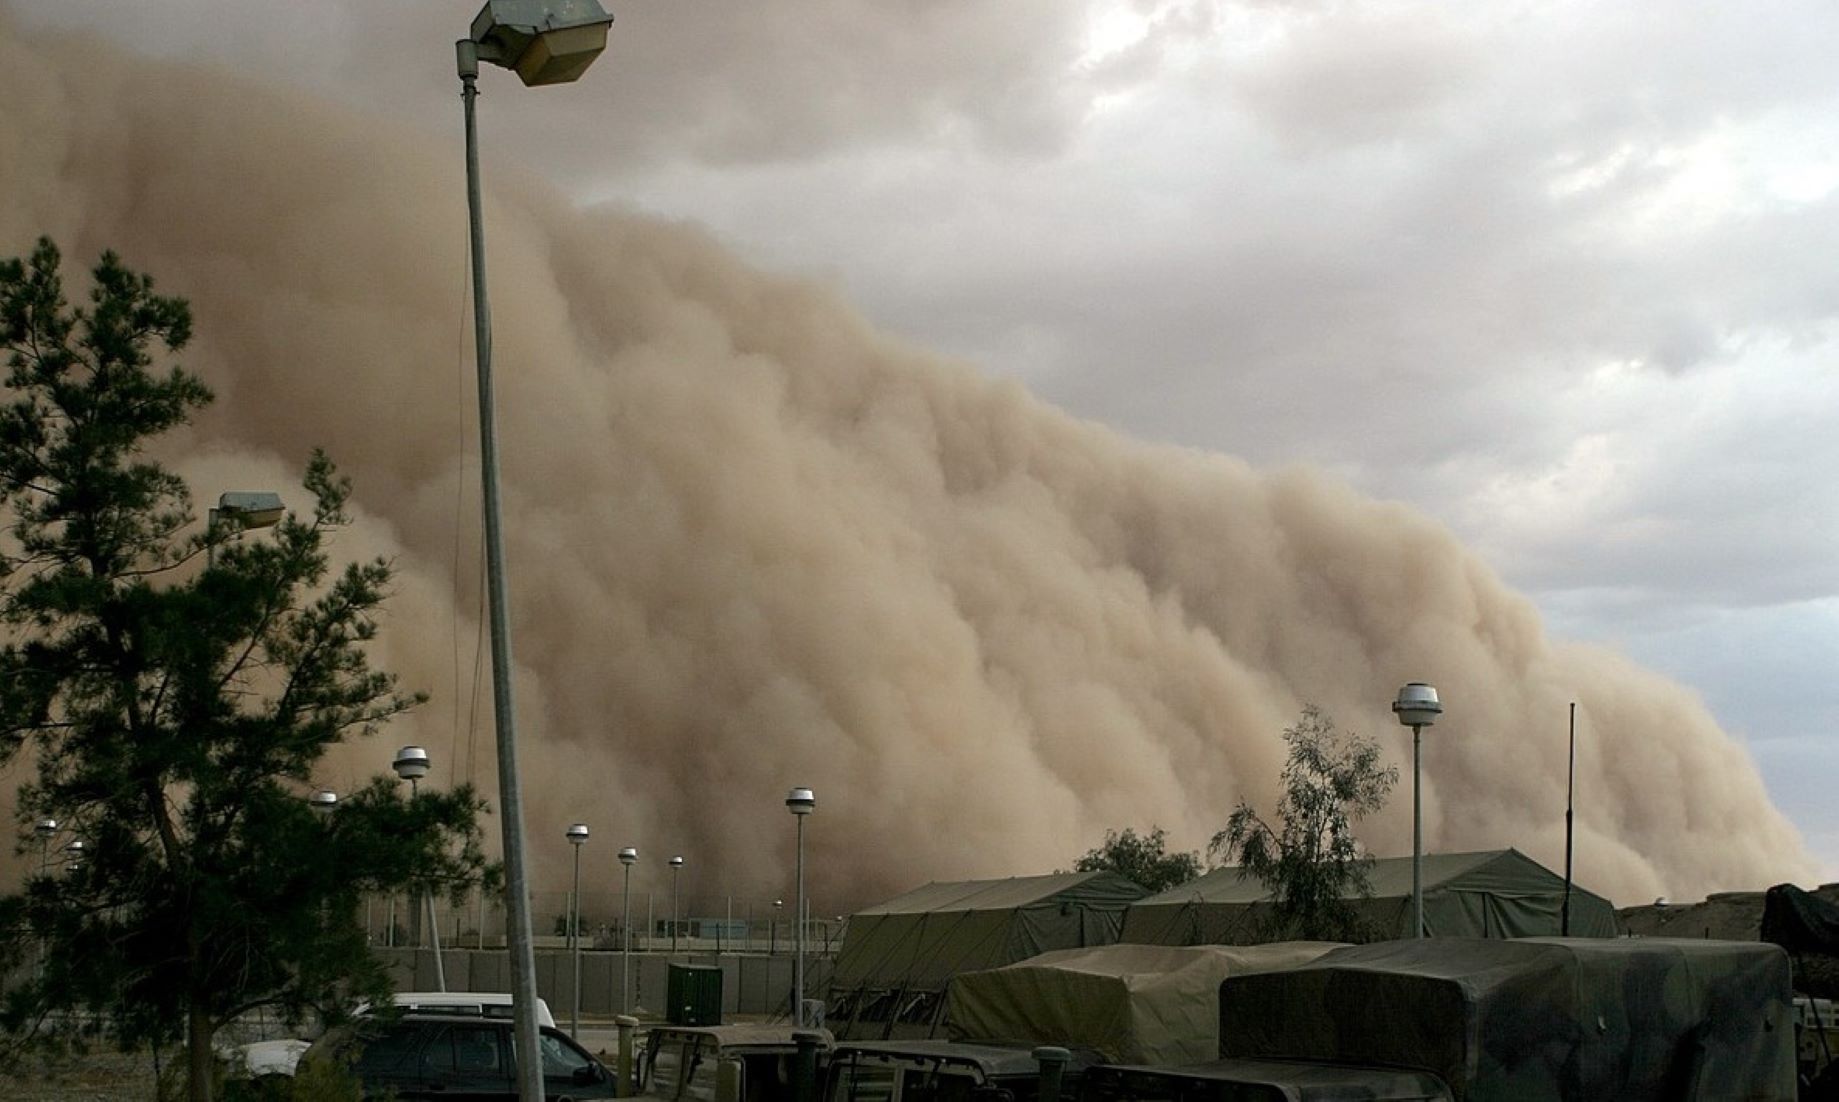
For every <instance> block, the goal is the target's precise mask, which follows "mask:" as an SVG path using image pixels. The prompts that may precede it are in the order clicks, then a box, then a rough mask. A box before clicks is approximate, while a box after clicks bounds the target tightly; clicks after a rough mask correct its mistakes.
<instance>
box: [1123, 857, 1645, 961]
mask: <svg viewBox="0 0 1839 1102" xmlns="http://www.w3.org/2000/svg"><path fill="white" fill-rule="evenodd" d="M1422 876H1423V882H1424V927H1425V932H1426V933H1427V934H1428V935H1429V936H1431V937H1495V938H1506V937H1542V936H1553V935H1556V934H1558V933H1559V924H1560V923H1559V911H1560V908H1561V906H1562V905H1563V901H1564V879H1563V878H1562V877H1560V876H1559V875H1558V874H1557V873H1554V872H1552V871H1551V870H1550V869H1547V868H1546V867H1545V866H1543V865H1541V864H1539V863H1538V862H1537V861H1534V860H1532V859H1531V858H1530V857H1527V856H1526V855H1525V854H1522V853H1520V852H1519V851H1518V850H1512V849H1498V850H1486V851H1483V852H1479V853H1428V854H1425V855H1424V858H1423V874H1422ZM1369 882H1370V883H1371V885H1372V888H1373V894H1372V897H1371V898H1370V899H1355V900H1353V902H1354V906H1355V909H1356V911H1357V912H1358V914H1359V915H1360V916H1361V917H1362V918H1363V919H1364V920H1365V921H1366V924H1367V933H1368V935H1369V937H1370V938H1371V940H1375V941H1383V940H1386V939H1388V938H1399V937H1410V936H1411V858H1409V857H1388V858H1384V859H1381V860H1378V861H1375V862H1373V865H1372V868H1371V870H1370V874H1369ZM1270 914H1271V902H1270V893H1269V892H1268V891H1267V890H1266V889H1265V887H1264V885H1263V884H1262V883H1261V882H1259V881H1258V880H1257V879H1256V878H1253V877H1249V876H1245V877H1242V876H1241V875H1240V870H1239V868H1238V867H1236V866H1234V867H1229V868H1223V869H1215V870H1213V871H1212V872H1210V873H1208V874H1207V875H1205V876H1203V877H1201V878H1200V879H1198V880H1192V881H1189V882H1188V883H1186V884H1183V885H1181V886H1180V887H1178V888H1171V889H1169V890H1168V891H1166V892H1163V893H1161V894H1160V895H1153V896H1150V897H1149V898H1147V899H1142V900H1139V901H1137V902H1136V903H1133V904H1131V905H1130V909H1129V911H1127V912H1126V914H1125V916H1124V933H1123V936H1122V937H1121V938H1120V939H1119V940H1121V941H1125V942H1131V943H1136V944H1143V945H1249V944H1253V943H1255V942H1259V941H1265V940H1270V939H1269V938H1268V937H1267V936H1266V935H1267V933H1268V926H1269V920H1270ZM1570 932H1571V935H1572V936H1573V937H1615V936H1616V916H1615V908H1614V907H1612V906H1611V905H1610V903H1609V901H1608V900H1606V899H1604V898H1603V897H1602V896H1600V895H1596V894H1595V893H1592V892H1588V891H1585V890H1584V889H1582V888H1580V887H1577V886H1576V885H1575V884H1573V885H1572V886H1571V927H1570Z"/></svg>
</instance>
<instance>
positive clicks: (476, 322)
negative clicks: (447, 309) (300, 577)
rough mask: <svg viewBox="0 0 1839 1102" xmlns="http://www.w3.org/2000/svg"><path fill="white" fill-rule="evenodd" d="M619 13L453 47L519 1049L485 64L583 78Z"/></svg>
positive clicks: (535, 1069)
mask: <svg viewBox="0 0 1839 1102" xmlns="http://www.w3.org/2000/svg"><path fill="white" fill-rule="evenodd" d="M612 23H613V17H612V16H610V15H608V14H607V13H606V11H605V10H603V9H602V8H601V6H600V5H599V3H597V2H596V0H488V2H487V3H486V5H485V7H483V8H482V9H480V11H479V14H478V16H477V17H475V18H474V19H473V22H472V26H471V27H470V28H469V33H468V35H467V37H465V38H462V39H460V40H459V41H458V42H456V43H455V44H454V55H455V61H456V67H457V71H458V74H459V77H460V98H461V100H462V101H463V104H464V110H465V114H466V215H467V229H468V234H469V239H470V242H471V254H472V283H473V346H474V360H475V362H476V363H477V365H478V372H479V482H480V489H481V496H482V497H483V499H484V520H485V584H486V605H487V608H488V610H489V613H490V617H489V619H490V626H491V639H492V719H493V726H494V730H495V732H496V735H497V743H498V815H499V824H500V827H501V829H502V832H503V838H504V874H505V876H504V893H505V915H506V919H507V925H508V927H509V929H508V930H507V931H506V939H505V940H506V945H507V948H508V951H509V954H508V955H509V956H510V958H511V959H510V964H511V1007H512V1013H513V1016H514V1017H515V1018H516V1034H517V1045H518V1048H519V1049H520V1050H521V1051H524V1052H537V1051H540V1049H539V1045H540V1044H541V1043H542V1042H541V1032H540V1031H539V1030H538V1028H537V1021H536V951H535V948H534V943H533V941H532V933H533V931H532V929H531V922H530V885H529V881H528V879H527V878H526V873H525V869H524V812H523V800H522V798H521V796H520V794H519V792H518V780H517V732H516V709H515V708H514V707H513V700H512V695H511V621H510V600H509V598H508V597H507V595H506V592H505V589H506V587H505V567H504V532H503V524H502V520H501V518H500V516H499V507H498V431H497V424H496V421H497V418H496V415H495V414H494V412H493V407H492V313H491V308H490V306H489V304H488V302H487V296H486V289H485V217H484V214H483V213H482V207H483V203H482V202H481V198H480V186H479V126H478V120H477V118H476V111H475V108H474V103H473V101H474V100H475V99H477V98H478V95H479V89H478V80H479V62H481V61H484V62H488V63H490V64H493V65H499V66H502V67H504V68H506V69H512V70H515V71H516V73H517V76H518V78H519V79H520V80H522V81H523V82H524V83H525V84H526V85H543V84H560V83H563V82H565V81H571V80H574V79H575V78H577V77H579V76H580V75H581V74H582V73H583V72H585V71H586V70H587V67H588V66H589V65H590V64H592V63H593V60H594V58H596V57H598V56H599V55H600V52H601V51H602V50H604V49H605V48H606V44H607V28H608V27H609V26H611V25H612ZM517 1082H518V1094H519V1096H520V1097H521V1098H522V1099H523V1102H537V1100H540V1099H541V1098H542V1097H543V1069H542V1062H541V1061H539V1060H521V1061H519V1062H518V1065H517Z"/></svg>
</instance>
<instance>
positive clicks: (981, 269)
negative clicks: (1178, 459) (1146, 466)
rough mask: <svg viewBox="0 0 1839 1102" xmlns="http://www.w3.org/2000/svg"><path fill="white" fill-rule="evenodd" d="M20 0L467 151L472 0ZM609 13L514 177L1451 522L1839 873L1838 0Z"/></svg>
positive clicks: (1191, 433) (488, 80) (1210, 443)
mask: <svg viewBox="0 0 1839 1102" xmlns="http://www.w3.org/2000/svg"><path fill="white" fill-rule="evenodd" d="M3 2H4V0H0V3H3ZM12 6H13V9H14V10H15V11H16V12H17V13H18V14H19V15H20V16H21V17H22V18H24V19H26V20H27V21H29V22H32V23H42V22H57V23H59V24H64V25H78V26H91V27H95V28H97V29H99V30H100V31H102V32H103V33H106V34H108V35H109V36H111V37H115V38H118V39H121V40H123V41H128V42H132V43H134V44H135V45H136V47H137V48H139V49H142V50H144V51H147V52H150V53H155V54H159V55H162V56H170V57H177V58H188V59H195V60H202V61H208V62H211V63H215V64H221V65H225V66H228V67H231V68H234V69H237V70H239V71H243V72H251V73H258V74H263V75H266V76H268V77H271V78H273V79H277V80H281V81H285V82H289V83H293V84H297V85H302V86H306V87H311V88H315V89H318V90H321V91H324V92H326V93H328V94H330V95H333V96H336V97H339V98H342V99H343V100H345V101H347V102H349V103H351V104H354V105H358V106H361V107H363V108H364V109H366V110H374V111H379V112H384V113H387V114H390V115H393V116H397V117H399V118H401V119H404V120H407V121H409V122H410V123H411V124H413V125H416V126H421V127H425V128H428V129H432V130H439V131H450V132H452V133H453V134H454V136H455V140H456V142H457V138H458V123H459V118H458V116H459V111H458V103H457V99H456V96H455V92H456V82H455V81H454V78H453V72H452V55H451V46H450V42H451V40H452V39H453V38H455V37H458V36H459V35H460V34H461V33H463V32H464V30H465V28H466V25H467V23H468V21H469V20H470V18H471V17H472V15H473V14H474V11H475V10H476V8H477V4H476V3H473V2H472V0H464V2H459V3H445V2H437V0H392V2H391V3H388V4H378V3H375V2H374V0H368V2H363V3H360V2H357V0H317V2H315V3H312V4H300V3H293V2H285V3H284V2H281V0H242V2H239V3H235V4H229V3H222V2H206V0H162V2H161V3H158V4H134V5H123V4H120V3H112V2H108V0H13V4H12ZM613 11H614V14H615V16H616V17H617V20H618V22H617V23H616V25H615V27H614V32H613V40H612V45H611V47H610V48H609V51H608V54H607V56H606V57H605V58H603V59H602V61H601V62H600V63H599V64H598V65H597V66H596V68H595V69H594V70H593V71H591V72H590V73H589V74H588V76H587V77H586V78H585V79H584V80H583V81H582V82H581V83H580V84H579V85H576V86H574V87H570V88H559V89H548V90H543V91H541V92H540V93H539V92H526V91H524V90H522V89H520V88H519V87H517V85H516V83H515V81H513V80H512V79H510V78H509V77H508V76H506V75H505V74H500V73H488V74H486V76H485V77H483V78H482V82H481V83H482V85H483V88H484V93H485V94H484V97H483V99H482V101H481V111H482V118H483V120H484V121H483V122H482V127H483V130H484V135H485V141H486V142H487V143H488V149H489V154H488V156H489V161H490V164H491V166H492V169H493V170H496V171H505V170H508V169H509V168H510V166H511V165H512V164H514V163H521V165H522V166H523V167H524V169H526V170H527V171H529V172H532V173H534V174H537V175H540V176H544V177H547V178H550V179H553V180H555V181H556V182H558V183H559V184H561V185H562V186H564V187H565V188H567V189H568V190H569V191H570V192H571V193H572V194H574V195H576V196H578V197H579V198H581V199H582V200H583V201H584V202H610V203H617V204H620V205H624V206H631V207H635V208H639V209H643V210H649V211H653V212H657V213H660V214H663V215H666V216H669V217H672V218H680V219H686V220H691V221H695V222H699V223H702V224H705V225H707V226H708V227H709V228H710V229H711V230H712V231H713V232H715V233H716V234H717V235H718V236H719V237H720V238H722V239H723V240H724V241H726V242H727V243H728V244H730V245H731V246H732V247H734V248H735V249H737V250H739V251H740V252H741V253H742V254H743V255H745V256H746V257H748V258H749V259H750V260H752V261H754V262H755V263H757V264H758V265H760V266H762V267H765V268H768V269H772V270H776V271H789V272H797V273H804V274H809V275H812V276H815V277H817V278H819V279H821V280H824V281H826V282H829V283H832V284H834V285H836V286H838V287H839V288H841V289H842V290H843V291H844V292H845V294H847V296H848V297H849V298H851V299H852V300H853V301H854V302H856V303H857V304H858V305H859V306H860V307H861V308H862V309H863V310H864V311H865V312H866V313H867V314H868V315H869V316H870V317H872V318H873V319H875V320H876V321H877V322H879V323H881V324H882V325H883V326H885V327H886V328H888V329H890V330H892V331H895V332H898V333H901V334H904V335H906V336H909V337H911V338H912V339H913V340H914V341H916V342H918V343H922V344H924V345H927V346H930V347H933V348H937V349H940V350H943V351H945V352H948V353H950V354H953V355H956V356H959V357H962V358H964V359H966V360H969V361H972V362H975V363H976V364H979V365H981V367H983V368H984V369H985V370H987V371H989V372H991V373H994V374H998V375H1005V376H1012V377H1015V378H1017V379H1020V380H1022V381H1024V382H1025V383H1026V384H1027V385H1028V386H1029V387H1030V388H1031V389H1033V390H1034V391H1035V392H1036V393H1038V394H1040V395H1042V396H1043V397H1045V398H1047V399H1048V400H1050V401H1053V402H1055V403H1057V404H1059V405H1061V406H1063V407H1065V408H1066V409H1068V410H1070V411H1072V412H1074V413H1076V414H1078V415H1081V416H1084V417H1088V418H1091V419H1094V420H1097V421H1101V422H1104V423H1107V424H1110V425H1114V426H1116V427H1118V428H1119V429H1121V430H1123V431H1125V432H1128V433H1130V434H1132V435H1135V436H1138V437H1142V438H1146V439H1152V440H1160V441H1169V442H1174V443H1178V444H1183V445H1189V446H1193V447H1196V448H1204V449H1209V450H1216V451H1221V452H1227V453H1232V454H1237V455H1241V456H1244V457H1246V458H1248V459H1251V460H1253V461H1255V462H1258V463H1260V464H1268V465H1283V464H1307V465H1311V466H1316V467H1320V468H1323V469H1326V470H1328V471H1331V472H1333V473H1334V474H1336V475H1338V476H1339V477H1342V478H1344V479H1346V480H1347V481H1348V482H1350V483H1351V484H1353V485H1354V486H1356V487H1358V488H1359V489H1361V490H1362V491H1364V492H1366V493H1369V494H1372V495H1376V496H1379V497H1384V498H1394V499H1399V500H1404V501H1408V502H1411V503H1413V504H1414V505H1417V506H1419V507H1421V508H1423V509H1424V510H1426V511H1428V512H1429V513H1431V514H1433V515H1434V516H1436V517H1438V518H1440V519H1441V520H1443V521H1444V522H1445V523H1447V524H1448V525H1449V526H1450V527H1451V528H1452V529H1454V530H1455V531H1456V532H1457V533H1458V534H1459V535H1460V536H1461V537H1462V538H1463V539H1464V540H1466V541H1467V542H1468V543H1470V544H1471V545H1472V546H1474V547H1475V548H1476V549H1477V550H1478V551H1480V553H1481V554H1483V555H1484V556H1485V557H1486V558H1487V559H1488V560H1489V561H1490V562H1491V563H1492V564H1493V565H1494V566H1495V567H1496V568H1497V569H1498V570H1499V571H1500V572H1501V573H1502V574H1503V575H1504V576H1505V577H1506V578H1507V579H1508V580H1509V581H1510V582H1511V583H1513V584H1514V585H1516V586H1518V587H1520V588H1522V589H1523V590H1525V591H1526V592H1527V593H1529V594H1530V595H1531V596H1532V597H1533V598H1534V600H1535V601H1536V602H1537V603H1538V605H1539V607H1540V608H1541V609H1542V610H1543V611H1544V613H1545V615H1546V616H1547V618H1548V621H1549V623H1550V625H1551V627H1552V630H1553V632H1554V633H1555V634H1557V635H1560V636H1565V637H1571V638H1579V639H1589V640H1600V641H1605V642H1610V643H1613V644H1616V645H1618V646H1620V647H1622V648H1623V649H1625V650H1626V651H1627V652H1628V653H1630V654H1631V655H1633V656H1634V657H1636V658H1637V659H1639V660H1641V661H1643V662H1645V663H1647V664H1650V665H1652V666H1654V667H1656V668H1658V669H1659V670H1661V671H1663V672H1666V673H1668V674H1671V675H1672V676H1674V677H1676V678H1678V679H1680V680H1681V681H1683V682H1685V683H1687V684H1688V685H1690V686H1693V687H1695V688H1696V689H1697V690H1698V691H1700V692H1701V693H1702V694H1703V695H1704V697H1705V699H1706V700H1707V702H1708V703H1709V704H1710V705H1711V707H1712V709H1713V710H1714V711H1715V712H1716V714H1717V715H1718V716H1719V718H1720V719H1721V721H1722V722H1723V723H1724V725H1725V727H1726V728H1727V729H1729V730H1731V731H1732V732H1734V733H1736V734H1737V735H1738V736H1739V737H1741V738H1743V739H1744V740H1745V741H1746V742H1747V743H1748V745H1749V747H1750V748H1751V750H1752V752H1753V753H1754V754H1755V756H1756V758H1757V760H1758V761H1759V763H1760V765H1761V767H1762V770H1763V772H1764V775H1765V777H1766V778H1767V780H1768V783H1769V785H1770V787H1771V790H1772V791H1773V793H1774V795H1775V796H1776V798H1777V800H1778V802H1779V803H1780V804H1781V805H1782V806H1783V808H1784V809H1785V810H1786V811H1787V812H1788V813H1789V815H1790V816H1791V817H1792V818H1793V819H1794V820H1795V821H1796V822H1797V823H1798V824H1799V825H1800V826H1801V827H1802V829H1803V830H1804V831H1805V833H1806V834H1807V836H1808V839H1809V842H1810V844H1811V846H1812V847H1813V848H1814V850H1815V852H1816V853H1818V854H1819V855H1820V856H1821V858H1822V859H1823V860H1824V861H1825V862H1826V863H1827V868H1828V876H1829V878H1831V879H1839V801H1834V800H1833V799H1832V798H1831V790H1832V778H1833V777H1835V776H1839V737H1835V735H1834V733H1833V729H1834V723H1833V720H1834V719H1835V718H1836V716H1839V690H1836V689H1835V688H1834V686H1835V684H1836V683H1839V681H1836V679H1835V677H1834V672H1835V671H1839V602H1835V600H1834V597H1833V594H1834V592H1835V591H1836V590H1839V555H1835V554H1834V550H1835V537H1836V536H1839V530H1836V529H1839V523H1836V520H1839V487H1836V486H1835V483H1834V480H1833V479H1832V478H1830V477H1829V476H1828V474H1827V472H1828V471H1829V470H1831V469H1833V468H1834V467H1835V466H1839V432H1835V431H1834V430H1835V428H1839V388H1836V387H1835V385H1834V381H1833V380H1834V359H1835V344H1834V338H1835V320H1836V318H1839V260H1836V258H1839V247H1836V246H1839V200H1836V198H1835V186H1836V185H1839V66H1835V65H1834V63H1833V59H1834V58H1835V57H1839V11H1836V10H1835V9H1834V7H1833V6H1832V5H1831V4H1830V3H1829V2H1816V0H1807V2H1779V3H1776V2H1766V0H1764V2H1756V3H1748V4H1742V5H1730V4H1713V3H1692V2H1686V0H1664V2H1662V0H1654V2H1645V3H1643V2H1635V0H1618V2H1614V3H1565V2H1557V3H1530V2H1528V3H1522V2H1514V0H1501V2H1491V3H1486V4H1472V5H1453V4H1445V3H1437V4H1428V3H1427V4H1415V3H1335V2H1320V3H1317V2H1309V0H1298V2H1294V3H1284V2H1280V0H1252V2H1244V3H1228V2H1209V0H1168V2H1164V0H1115V2H1113V0H1093V2H1085V0H903V2H890V0H779V2H776V3H772V4H761V3H736V2H733V0H645V2H643V3H616V4H615V5H614V6H613ZM455 156H456V158H457V157H458V156H459V153H458V147H457V145H456V152H455ZM379 171H386V169H385V168H383V167H382V166H379ZM1425 674H1426V676H1428V677H1431V678H1433V679H1434V677H1435V671H1425ZM1450 706H1451V709H1452V712H1454V711H1455V710H1456V709H1457V708H1458V707H1459V704H1458V702H1454V701H1452V702H1450ZM1554 723H1555V724H1559V723H1562V717H1554ZM1452 734H1453V735H1454V734H1456V732H1452ZM1582 734H1583V737H1585V738H1588V737H1590V732H1588V731H1585V732H1583V733H1582ZM1582 798H1584V799H1588V798H1589V794H1588V793H1584V794H1582ZM1655 798H1657V799H1664V798H1666V795H1665V793H1656V794H1655Z"/></svg>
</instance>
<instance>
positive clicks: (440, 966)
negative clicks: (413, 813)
mask: <svg viewBox="0 0 1839 1102" xmlns="http://www.w3.org/2000/svg"><path fill="white" fill-rule="evenodd" d="M431 765H432V763H431V762H430V761H429V760H428V752H427V751H426V750H423V749H422V748H421V747H419V746H404V747H403V748H402V749H400V750H398V751H396V760H395V761H392V762H390V768H391V769H394V770H395V771H396V775H397V776H398V777H401V778H402V779H403V780H405V781H408V782H409V802H410V803H411V804H413V803H414V802H415V801H416V800H417V799H418V798H420V796H421V779H422V778H423V777H425V776H427V775H428V769H429V767H430V766H431ZM409 891H410V894H411V895H413V894H414V888H413V886H411V887H410V889H409ZM424 894H425V896H426V898H427V900H428V936H429V938H430V939H431V940H432V942H433V945H434V982H435V983H437V984H439V990H441V991H445V990H447V966H446V965H445V964H444V963H442V961H441V927H440V923H439V921H438V920H437V919H436V918H435V917H434V893H433V892H426V893H424ZM409 905H410V906H411V907H413V906H414V905H415V904H414V900H413V899H411V900H410V901H409ZM416 948H420V944H419V942H418V943H417V945H416Z"/></svg>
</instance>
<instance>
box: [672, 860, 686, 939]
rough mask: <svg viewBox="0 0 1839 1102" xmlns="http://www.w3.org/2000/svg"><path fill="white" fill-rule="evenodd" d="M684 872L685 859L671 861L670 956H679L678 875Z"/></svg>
mask: <svg viewBox="0 0 1839 1102" xmlns="http://www.w3.org/2000/svg"><path fill="white" fill-rule="evenodd" d="M682 871H683V858H682V857H673V858H671V859H670V955H671V956H673V957H675V956H676V955H677V916H678V915H679V914H680V913H681V912H680V911H678V910H677V874H678V873H680V872H682Z"/></svg>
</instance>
